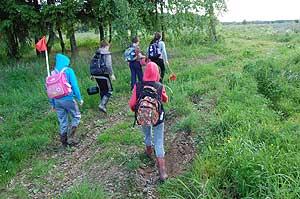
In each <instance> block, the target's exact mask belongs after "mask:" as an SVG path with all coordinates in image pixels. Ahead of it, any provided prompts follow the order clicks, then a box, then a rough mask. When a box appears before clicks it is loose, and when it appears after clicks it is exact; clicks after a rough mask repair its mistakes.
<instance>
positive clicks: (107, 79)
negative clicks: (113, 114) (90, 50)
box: [90, 40, 116, 113]
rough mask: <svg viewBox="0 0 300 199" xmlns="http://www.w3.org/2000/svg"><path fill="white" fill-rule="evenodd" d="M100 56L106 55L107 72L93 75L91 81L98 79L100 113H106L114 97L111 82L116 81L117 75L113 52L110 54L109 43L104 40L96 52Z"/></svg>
mask: <svg viewBox="0 0 300 199" xmlns="http://www.w3.org/2000/svg"><path fill="white" fill-rule="evenodd" d="M96 53H98V54H99V55H100V54H101V55H104V56H103V58H104V63H105V66H106V67H107V70H106V71H105V72H104V73H102V74H97V75H91V77H90V79H91V80H93V79H96V81H97V85H98V88H99V94H100V98H101V101H100V103H99V109H100V111H102V112H104V113H106V104H107V102H108V100H109V98H110V96H111V95H112V91H113V87H112V83H111V80H115V79H116V78H115V75H114V73H113V69H112V61H111V52H109V43H108V42H107V41H105V40H103V41H102V42H101V44H100V48H99V49H98V50H97V51H96Z"/></svg>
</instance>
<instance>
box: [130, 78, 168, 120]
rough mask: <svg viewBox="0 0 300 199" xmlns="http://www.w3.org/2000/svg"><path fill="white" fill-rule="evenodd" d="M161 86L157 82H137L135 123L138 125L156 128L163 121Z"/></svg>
mask: <svg viewBox="0 0 300 199" xmlns="http://www.w3.org/2000/svg"><path fill="white" fill-rule="evenodd" d="M162 88H163V87H162V84H160V83H158V82H138V83H137V86H136V92H137V93H136V94H137V103H136V107H135V121H137V123H138V124H139V125H142V126H144V125H146V126H149V125H150V126H156V125H158V124H160V123H161V122H162V121H163V119H164V109H163V106H162V100H161V94H162Z"/></svg>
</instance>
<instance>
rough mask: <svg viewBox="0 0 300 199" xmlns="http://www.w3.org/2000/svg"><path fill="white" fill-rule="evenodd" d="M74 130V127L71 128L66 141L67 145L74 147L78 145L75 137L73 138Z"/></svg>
mask: <svg viewBox="0 0 300 199" xmlns="http://www.w3.org/2000/svg"><path fill="white" fill-rule="evenodd" d="M76 129H77V127H76V126H72V128H71V131H70V135H69V136H68V139H67V143H68V145H71V146H75V145H77V144H79V140H77V139H76V136H75V133H76Z"/></svg>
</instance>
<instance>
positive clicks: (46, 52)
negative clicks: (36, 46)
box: [45, 50, 50, 77]
mask: <svg viewBox="0 0 300 199" xmlns="http://www.w3.org/2000/svg"><path fill="white" fill-rule="evenodd" d="M45 56H46V64H47V73H48V77H49V76H50V71H49V62H48V51H47V50H45Z"/></svg>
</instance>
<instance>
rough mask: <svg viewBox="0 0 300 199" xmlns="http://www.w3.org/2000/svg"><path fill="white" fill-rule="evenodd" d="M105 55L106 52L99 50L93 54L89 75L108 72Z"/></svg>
mask: <svg viewBox="0 0 300 199" xmlns="http://www.w3.org/2000/svg"><path fill="white" fill-rule="evenodd" d="M105 56H106V54H101V53H100V52H99V51H97V52H96V54H95V55H94V56H93V58H92V60H91V62H90V74H91V75H94V76H97V75H104V74H108V67H107V66H106V64H105Z"/></svg>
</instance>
